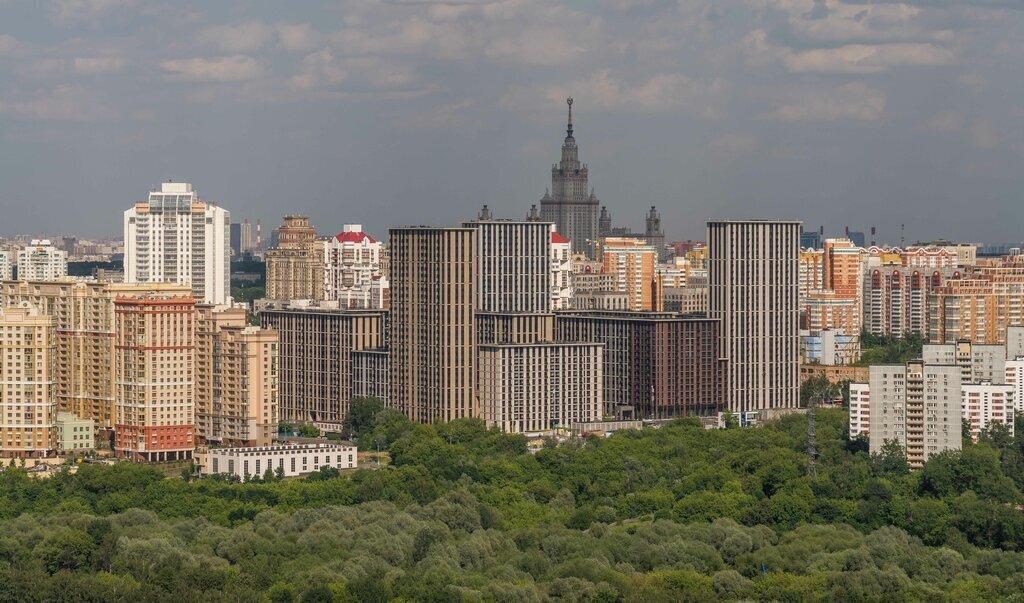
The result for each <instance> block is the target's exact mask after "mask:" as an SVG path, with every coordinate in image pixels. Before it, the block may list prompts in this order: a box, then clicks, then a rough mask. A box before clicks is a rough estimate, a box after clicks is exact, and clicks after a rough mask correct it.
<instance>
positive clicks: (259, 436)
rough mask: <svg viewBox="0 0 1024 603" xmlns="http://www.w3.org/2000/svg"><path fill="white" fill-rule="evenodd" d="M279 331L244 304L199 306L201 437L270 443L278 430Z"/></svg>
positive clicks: (198, 432) (197, 406) (198, 406)
mask: <svg viewBox="0 0 1024 603" xmlns="http://www.w3.org/2000/svg"><path fill="white" fill-rule="evenodd" d="M277 351H278V335H277V332H276V331H273V330H271V329H261V328H260V327H254V326H251V325H249V323H248V320H247V316H246V311H245V310H244V309H243V308H226V307H217V306H212V305H201V306H198V307H197V321H196V365H195V366H196V368H195V375H196V378H195V384H196V385H195V392H196V397H195V409H196V436H197V438H198V439H199V441H201V442H207V443H211V442H213V443H218V444H221V445H228V446H268V445H270V444H271V442H272V440H273V437H274V434H276V433H277V424H278V411H277V384H278V381H277V370H278V354H277Z"/></svg>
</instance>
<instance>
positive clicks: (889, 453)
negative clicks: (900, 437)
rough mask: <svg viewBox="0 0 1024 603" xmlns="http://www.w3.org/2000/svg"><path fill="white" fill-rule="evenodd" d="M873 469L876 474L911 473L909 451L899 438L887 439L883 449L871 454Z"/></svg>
mask: <svg viewBox="0 0 1024 603" xmlns="http://www.w3.org/2000/svg"><path fill="white" fill-rule="evenodd" d="M871 465H872V470H873V472H874V474H875V475H905V474H907V473H910V465H909V464H908V463H907V452H906V450H904V449H903V446H901V445H900V443H899V441H897V440H886V441H885V442H884V443H883V444H882V449H881V450H880V451H879V452H877V453H875V454H872V455H871Z"/></svg>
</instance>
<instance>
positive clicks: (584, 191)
mask: <svg viewBox="0 0 1024 603" xmlns="http://www.w3.org/2000/svg"><path fill="white" fill-rule="evenodd" d="M567 102H568V103H569V125H568V127H567V129H566V136H565V142H563V143H562V160H561V161H559V162H558V163H557V164H555V165H553V166H551V191H550V192H547V191H545V193H544V197H543V198H542V199H541V200H540V218H541V220H543V221H545V222H554V223H555V230H557V231H558V232H559V233H560V234H561V235H562V236H564V237H565V238H567V239H569V240H570V241H572V250H573V252H575V253H585V254H587V255H588V256H590V257H595V244H596V243H597V241H598V239H599V238H600V234H601V233H600V231H599V229H598V211H599V208H600V205H601V202H600V201H598V199H597V197H596V196H595V195H594V193H593V191H591V190H590V189H589V184H588V182H589V180H588V178H589V170H588V168H587V166H586V164H584V163H580V158H579V148H578V147H577V146H576V139H575V138H574V137H573V131H572V99H571V98H570V99H568V101H567Z"/></svg>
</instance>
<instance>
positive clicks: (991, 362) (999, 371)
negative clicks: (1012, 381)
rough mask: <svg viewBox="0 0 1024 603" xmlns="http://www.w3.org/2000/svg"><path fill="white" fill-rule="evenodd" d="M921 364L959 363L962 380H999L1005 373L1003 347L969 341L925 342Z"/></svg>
mask: <svg viewBox="0 0 1024 603" xmlns="http://www.w3.org/2000/svg"><path fill="white" fill-rule="evenodd" d="M921 358H922V359H923V360H924V362H925V364H935V365H953V364H955V365H956V366H959V367H960V371H961V375H962V377H961V382H962V383H965V384H966V383H980V382H982V381H988V382H989V383H1002V382H1003V378H1004V377H1005V374H1006V348H1005V346H1002V345H990V344H989V345H986V344H981V343H973V342H970V341H965V340H961V341H957V342H956V343H946V344H941V343H940V344H936V343H931V344H928V343H926V344H925V345H924V347H923V349H922V351H921Z"/></svg>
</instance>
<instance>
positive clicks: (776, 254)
mask: <svg viewBox="0 0 1024 603" xmlns="http://www.w3.org/2000/svg"><path fill="white" fill-rule="evenodd" d="M799 238H800V222H796V221H793V222H788V221H772V220H747V221H719V222H708V278H709V282H710V285H709V300H708V308H709V316H710V317H711V318H716V319H718V320H720V321H721V334H722V350H721V353H722V355H723V356H724V357H726V358H728V359H729V370H728V371H727V378H726V379H727V380H726V386H725V391H726V396H727V399H728V406H729V409H730V410H732V411H733V412H751V411H756V410H760V409H779V408H796V407H797V406H798V405H799V402H800V382H799V362H800V356H799V335H800V332H799V306H798V301H799V300H798V296H799V274H798V272H799V262H798V259H799V251H800V246H799Z"/></svg>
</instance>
